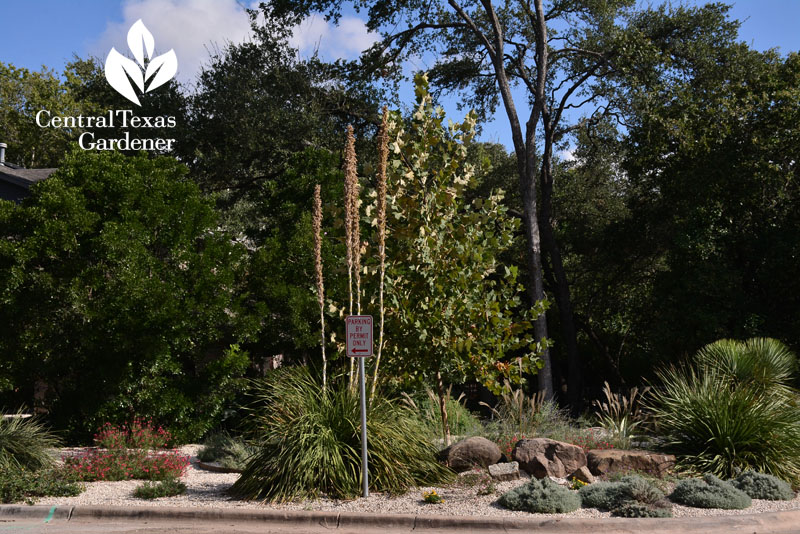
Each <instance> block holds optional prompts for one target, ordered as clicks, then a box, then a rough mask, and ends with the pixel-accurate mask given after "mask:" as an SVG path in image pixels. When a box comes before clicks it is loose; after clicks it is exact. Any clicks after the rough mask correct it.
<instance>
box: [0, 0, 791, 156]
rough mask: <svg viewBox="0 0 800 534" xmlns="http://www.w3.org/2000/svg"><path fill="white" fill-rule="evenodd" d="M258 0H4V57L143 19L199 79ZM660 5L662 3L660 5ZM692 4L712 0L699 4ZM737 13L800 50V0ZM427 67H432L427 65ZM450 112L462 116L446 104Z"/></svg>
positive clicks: (313, 36)
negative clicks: (216, 50)
mask: <svg viewBox="0 0 800 534" xmlns="http://www.w3.org/2000/svg"><path fill="white" fill-rule="evenodd" d="M256 3H257V2H254V1H251V0H245V1H242V0H238V1H237V0H0V20H2V21H3V29H2V31H0V61H3V62H5V63H11V64H13V65H15V66H17V67H25V68H28V69H32V70H38V69H40V68H41V66H42V65H45V66H47V67H49V68H52V69H54V70H56V71H61V70H62V69H63V67H64V65H65V64H66V63H67V62H68V61H70V59H71V58H72V57H73V54H77V55H78V56H80V57H86V56H88V55H96V56H102V57H105V55H106V54H107V53H108V51H109V50H110V48H111V47H112V46H115V47H116V48H117V49H118V50H127V48H126V40H125V37H126V34H127V29H128V28H129V27H130V25H131V24H132V23H133V22H135V21H136V20H137V19H138V18H142V19H143V20H144V23H145V25H146V26H147V27H148V28H149V29H150V31H151V32H152V33H153V35H154V36H155V41H156V43H155V45H156V51H160V52H161V53H163V52H166V51H167V50H169V49H170V48H173V49H175V52H176V54H177V55H178V60H179V71H178V76H179V78H180V79H181V80H182V81H184V82H191V80H193V79H194V75H195V73H196V72H197V70H198V68H199V66H200V65H201V64H202V62H203V61H204V60H205V59H206V58H207V57H208V51H209V50H210V49H213V48H214V47H216V46H222V45H224V44H225V43H226V42H228V41H232V42H240V41H242V40H243V39H246V38H247V35H248V33H249V22H248V19H247V16H246V14H245V12H244V9H243V7H242V6H243V5H253V4H256ZM654 3H656V2H654ZM690 3H695V4H699V3H704V2H701V1H693V2H690ZM732 3H733V9H732V16H733V17H734V18H738V19H740V20H742V21H743V24H742V27H741V30H740V38H741V39H742V40H743V41H746V42H747V43H749V44H750V45H751V46H753V47H754V48H756V49H758V50H766V49H769V48H773V47H779V48H780V50H781V52H782V53H784V54H786V53H788V52H791V51H797V50H800V31H798V25H800V24H799V23H800V0H739V1H737V2H732ZM375 38H376V36H374V35H370V34H368V33H367V32H366V30H365V29H364V28H363V24H362V23H361V22H360V21H359V20H358V18H357V17H356V16H353V15H352V14H351V16H348V17H345V18H344V19H343V24H342V26H341V27H339V28H333V27H331V26H329V25H327V24H326V23H325V21H324V20H322V19H321V18H320V17H315V18H314V19H311V20H307V21H306V22H305V23H304V24H303V25H301V27H299V28H297V29H296V31H295V34H294V44H295V45H296V46H297V47H298V48H300V50H301V53H306V54H308V53H310V52H311V51H312V50H313V49H314V48H315V47H319V50H320V52H321V53H322V54H323V56H327V57H329V58H330V57H347V58H352V57H355V56H357V54H358V53H359V51H360V50H361V49H363V48H366V47H367V46H369V44H371V43H372V42H373V41H374V39H375ZM420 67H424V65H420ZM445 108H446V109H447V111H448V115H450V116H452V118H453V119H454V120H459V119H460V118H461V115H462V113H459V112H458V111H456V110H455V106H454V104H453V103H452V102H450V103H448V102H445ZM483 137H484V139H487V140H493V141H500V142H503V143H504V144H506V145H508V144H509V142H508V141H509V139H510V133H509V132H508V127H507V126H506V125H505V121H504V120H503V119H500V120H497V121H494V122H493V123H490V124H488V125H487V126H486V127H485V129H484V135H483Z"/></svg>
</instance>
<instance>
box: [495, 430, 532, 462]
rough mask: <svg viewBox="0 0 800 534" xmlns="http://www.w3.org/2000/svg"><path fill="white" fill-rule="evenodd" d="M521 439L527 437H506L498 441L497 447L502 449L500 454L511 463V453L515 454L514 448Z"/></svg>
mask: <svg viewBox="0 0 800 534" xmlns="http://www.w3.org/2000/svg"><path fill="white" fill-rule="evenodd" d="M521 439H525V435H524V434H523V435H522V436H517V435H516V434H514V435H513V436H511V437H508V436H504V437H502V438H500V439H499V440H498V441H497V446H498V447H500V452H502V453H503V456H505V457H506V460H508V461H509V462H510V461H511V453H512V452H514V446H515V445H516V444H517V442H518V441H519V440H521Z"/></svg>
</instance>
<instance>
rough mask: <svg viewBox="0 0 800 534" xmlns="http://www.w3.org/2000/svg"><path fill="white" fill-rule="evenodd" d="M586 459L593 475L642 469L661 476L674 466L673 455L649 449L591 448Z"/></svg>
mask: <svg viewBox="0 0 800 534" xmlns="http://www.w3.org/2000/svg"><path fill="white" fill-rule="evenodd" d="M586 460H587V465H588V466H589V470H590V471H591V472H592V474H593V475H594V476H600V475H606V474H611V473H616V472H619V471H622V472H625V471H642V472H645V473H649V474H652V475H654V476H658V477H661V476H664V474H666V472H667V471H669V470H670V469H672V468H673V467H675V456H673V455H671V454H661V453H655V452H649V451H627V450H621V449H592V450H590V451H589V453H588V454H587V457H586Z"/></svg>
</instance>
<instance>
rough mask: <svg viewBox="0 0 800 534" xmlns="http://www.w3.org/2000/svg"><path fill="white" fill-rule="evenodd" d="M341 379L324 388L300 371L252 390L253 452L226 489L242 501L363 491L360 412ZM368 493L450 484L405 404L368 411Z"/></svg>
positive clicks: (385, 403)
mask: <svg viewBox="0 0 800 534" xmlns="http://www.w3.org/2000/svg"><path fill="white" fill-rule="evenodd" d="M343 382H345V381H344V380H342V381H340V383H337V381H335V380H332V381H330V382H329V383H328V387H327V390H326V391H324V392H323V390H322V387H321V384H320V383H319V382H318V381H317V380H316V379H314V378H313V377H312V376H311V375H310V373H309V371H308V370H307V369H306V368H304V367H295V368H287V369H279V370H276V371H274V372H273V373H270V376H269V377H267V378H265V379H263V380H260V381H256V382H253V383H252V389H251V394H252V395H253V398H254V402H253V404H252V406H251V409H250V410H249V412H248V413H249V417H250V418H251V424H252V427H253V428H252V437H253V439H252V440H251V441H252V443H254V444H255V445H256V446H257V447H258V452H256V454H255V455H254V456H253V457H252V458H251V459H250V461H249V462H248V463H247V466H246V467H245V469H244V472H243V473H242V475H241V476H240V477H239V479H238V480H237V481H236V483H235V484H234V485H233V486H232V487H231V490H230V491H231V493H232V494H233V495H235V496H238V497H241V498H245V499H263V500H267V501H273V502H274V501H287V500H292V499H300V498H305V497H314V496H316V495H318V494H319V493H324V494H327V495H329V496H331V497H353V496H356V495H358V494H359V493H360V492H361V428H360V427H361V408H360V401H359V396H358V393H357V392H355V391H353V390H352V389H351V388H349V387H347V384H345V383H343ZM367 436H368V440H367V441H368V454H369V462H370V463H369V474H370V479H369V480H370V487H371V488H373V489H374V490H375V491H386V492H391V493H399V492H403V491H406V490H407V489H408V488H410V487H414V486H433V485H438V484H441V483H446V482H451V481H453V480H454V479H455V473H453V472H452V471H451V470H450V469H448V468H447V467H445V466H443V465H441V464H440V463H438V462H437V461H436V450H435V447H434V446H433V444H432V443H431V442H430V440H429V439H428V434H427V432H426V430H425V426H424V424H423V423H422V422H421V421H420V419H419V418H418V417H417V415H416V414H415V413H414V412H413V411H412V410H411V409H410V408H409V407H408V406H405V405H403V404H402V403H398V402H396V401H395V400H393V399H387V398H385V397H382V396H380V395H376V396H375V397H374V398H373V399H372V401H371V402H370V403H369V406H368V410H367Z"/></svg>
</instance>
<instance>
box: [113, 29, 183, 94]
mask: <svg viewBox="0 0 800 534" xmlns="http://www.w3.org/2000/svg"><path fill="white" fill-rule="evenodd" d="M155 44H156V42H155V39H154V38H153V34H152V33H150V31H149V30H148V29H147V27H146V26H145V25H144V22H142V19H139V20H137V21H136V22H135V23H134V24H133V26H131V28H130V30H128V47H129V48H130V49H131V53H132V54H133V57H135V58H136V61H138V62H139V64H138V65H137V64H136V61H133V60H131V59H128V58H126V57H125V56H123V55H122V54H120V53H119V52H117V50H116V49H115V48H112V49H111V51H110V52H109V53H108V57H107V58H106V69H105V71H106V80H108V83H109V84H111V87H113V88H114V89H116V91H117V92H118V93H119V94H121V95H122V96H124V97H125V98H127V99H128V100H130V101H131V102H133V103H134V104H136V105H137V106H141V104H140V103H139V96H138V94H137V92H136V91H135V90H134V86H133V85H131V81H133V84H135V86H136V87H138V88H139V92H140V93H146V92H150V91H152V90H153V89H156V88H158V87H161V86H162V85H164V84H165V83H167V82H168V81H169V80H170V79H171V78H172V77H173V76H175V73H176V72H178V57H177V56H176V55H175V51H174V50H170V51H169V52H167V53H166V54H161V55H160V56H157V57H155V58H152V56H153V49H154V48H155ZM151 58H152V59H151ZM147 80H150V83H149V87H147V90H146V91H145V82H146V81H147Z"/></svg>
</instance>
